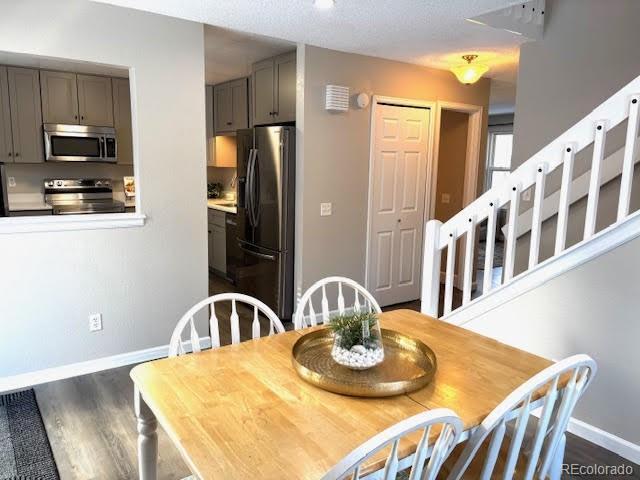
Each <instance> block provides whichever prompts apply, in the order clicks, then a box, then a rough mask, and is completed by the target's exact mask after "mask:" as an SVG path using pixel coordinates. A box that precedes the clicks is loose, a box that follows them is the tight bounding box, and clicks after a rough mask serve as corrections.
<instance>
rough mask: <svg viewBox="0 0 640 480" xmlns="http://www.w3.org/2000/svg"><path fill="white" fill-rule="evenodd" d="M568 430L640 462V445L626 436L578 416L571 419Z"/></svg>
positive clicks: (630, 459)
mask: <svg viewBox="0 0 640 480" xmlns="http://www.w3.org/2000/svg"><path fill="white" fill-rule="evenodd" d="M567 430H569V432H571V433H573V434H574V435H576V436H578V437H580V438H584V439H585V440H588V441H589V442H591V443H595V444H596V445H598V446H599V447H602V448H604V449H606V450H610V451H611V452H613V453H615V454H618V455H620V456H621V457H622V458H625V459H627V460H629V461H630V462H633V463H636V464H640V445H636V444H635V443H631V442H629V441H628V440H625V439H624V438H620V437H616V436H615V435H613V434H611V433H609V432H605V431H604V430H601V429H599V428H598V427H594V426H593V425H589V424H588V423H585V422H583V421H581V420H578V419H576V418H572V419H571V420H570V422H569V427H568V429H567Z"/></svg>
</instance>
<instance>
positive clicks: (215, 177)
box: [207, 167, 236, 193]
mask: <svg viewBox="0 0 640 480" xmlns="http://www.w3.org/2000/svg"><path fill="white" fill-rule="evenodd" d="M235 175H236V169H235V168H226V167H224V168H223V167H207V183H214V182H215V183H221V184H222V191H223V193H228V192H235V191H236V188H235V185H234V186H231V181H232V180H233V178H234V177H235Z"/></svg>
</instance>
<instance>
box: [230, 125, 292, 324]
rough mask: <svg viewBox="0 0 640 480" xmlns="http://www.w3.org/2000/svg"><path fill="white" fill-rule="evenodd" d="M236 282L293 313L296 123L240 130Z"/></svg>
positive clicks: (285, 314)
mask: <svg viewBox="0 0 640 480" xmlns="http://www.w3.org/2000/svg"><path fill="white" fill-rule="evenodd" d="M237 144H238V182H237V189H238V192H237V193H238V197H237V198H238V222H237V232H238V234H237V241H238V247H239V249H240V251H241V258H240V259H239V264H238V265H237V267H236V287H237V289H238V291H239V292H241V293H244V294H247V295H251V296H252V297H255V298H257V299H259V300H261V301H262V302H264V303H265V304H267V305H268V306H269V307H271V309H272V310H273V311H274V312H276V314H277V315H278V317H280V318H281V319H287V320H288V319H290V318H291V316H292V313H293V242H294V222H295V219H294V215H295V209H294V200H295V163H296V162H295V127H289V126H286V127H285V126H275V127H255V128H252V129H249V130H238V132H237Z"/></svg>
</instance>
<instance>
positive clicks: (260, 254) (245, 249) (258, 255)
mask: <svg viewBox="0 0 640 480" xmlns="http://www.w3.org/2000/svg"><path fill="white" fill-rule="evenodd" d="M238 247H239V248H240V250H242V251H243V252H245V253H248V254H249V255H253V256H254V257H258V258H263V259H265V260H273V261H275V259H276V256H275V255H268V254H266V253H260V252H254V251H253V250H249V249H248V248H245V247H243V246H242V243H240V242H238Z"/></svg>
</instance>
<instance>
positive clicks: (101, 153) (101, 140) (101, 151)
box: [98, 137, 107, 158]
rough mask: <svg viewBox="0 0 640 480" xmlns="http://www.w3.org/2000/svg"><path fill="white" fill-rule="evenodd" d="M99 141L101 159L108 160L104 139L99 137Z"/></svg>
mask: <svg viewBox="0 0 640 480" xmlns="http://www.w3.org/2000/svg"><path fill="white" fill-rule="evenodd" d="M98 140H99V144H100V158H106V157H107V155H106V151H105V148H104V137H98Z"/></svg>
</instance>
